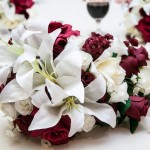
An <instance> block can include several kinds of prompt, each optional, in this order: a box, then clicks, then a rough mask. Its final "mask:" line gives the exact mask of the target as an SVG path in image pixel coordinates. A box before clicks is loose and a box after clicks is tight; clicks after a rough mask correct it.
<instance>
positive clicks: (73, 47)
mask: <svg viewBox="0 0 150 150" xmlns="http://www.w3.org/2000/svg"><path fill="white" fill-rule="evenodd" d="M72 51H74V52H75V51H79V49H78V47H77V46H76V45H75V44H73V43H72V42H70V43H68V44H67V45H66V46H65V49H64V50H63V51H62V52H61V53H60V55H58V57H56V59H55V60H54V64H55V66H56V65H57V64H58V63H59V62H60V61H61V60H62V59H63V58H64V57H65V56H66V55H67V54H69V53H71V52H72Z"/></svg>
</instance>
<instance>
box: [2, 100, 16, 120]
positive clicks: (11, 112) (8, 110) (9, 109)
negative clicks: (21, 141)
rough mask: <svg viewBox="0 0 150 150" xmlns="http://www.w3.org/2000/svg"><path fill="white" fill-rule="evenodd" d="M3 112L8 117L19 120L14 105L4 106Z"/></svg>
mask: <svg viewBox="0 0 150 150" xmlns="http://www.w3.org/2000/svg"><path fill="white" fill-rule="evenodd" d="M1 110H2V112H3V113H4V114H5V115H6V116H8V117H10V118H12V119H13V120H15V119H16V118H17V115H18V113H17V111H16V109H15V106H14V104H13V103H9V104H2V108H1Z"/></svg>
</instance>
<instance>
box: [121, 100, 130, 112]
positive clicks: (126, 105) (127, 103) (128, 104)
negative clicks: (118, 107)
mask: <svg viewBox="0 0 150 150" xmlns="http://www.w3.org/2000/svg"><path fill="white" fill-rule="evenodd" d="M130 106H131V100H130V99H128V100H127V101H126V104H125V107H124V109H123V110H122V113H123V114H125V112H126V111H127V110H128V109H129V108H130Z"/></svg>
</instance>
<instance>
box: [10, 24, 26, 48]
mask: <svg viewBox="0 0 150 150" xmlns="http://www.w3.org/2000/svg"><path fill="white" fill-rule="evenodd" d="M24 32H25V27H24V26H23V25H20V26H19V27H18V28H16V29H14V30H12V33H11V37H12V39H13V41H15V42H16V43H17V44H19V45H20V44H22V43H21V42H20V37H21V36H22V35H23V33H24Z"/></svg>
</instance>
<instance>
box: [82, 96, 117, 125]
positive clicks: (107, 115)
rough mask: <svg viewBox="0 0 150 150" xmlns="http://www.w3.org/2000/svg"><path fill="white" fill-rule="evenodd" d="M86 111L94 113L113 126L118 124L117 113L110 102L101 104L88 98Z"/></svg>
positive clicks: (90, 113) (89, 113)
mask: <svg viewBox="0 0 150 150" xmlns="http://www.w3.org/2000/svg"><path fill="white" fill-rule="evenodd" d="M84 111H85V114H88V115H93V116H95V117H97V118H98V119H99V120H101V121H102V122H105V123H107V124H109V125H111V126H112V127H113V128H114V127H115V126H116V114H115V112H114V110H113V108H112V107H111V106H109V105H108V104H100V103H96V102H93V101H91V100H87V99H86V102H85V104H84Z"/></svg>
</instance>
